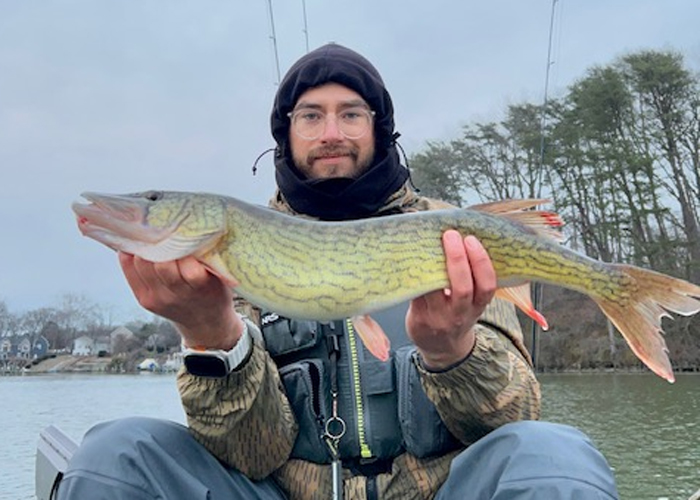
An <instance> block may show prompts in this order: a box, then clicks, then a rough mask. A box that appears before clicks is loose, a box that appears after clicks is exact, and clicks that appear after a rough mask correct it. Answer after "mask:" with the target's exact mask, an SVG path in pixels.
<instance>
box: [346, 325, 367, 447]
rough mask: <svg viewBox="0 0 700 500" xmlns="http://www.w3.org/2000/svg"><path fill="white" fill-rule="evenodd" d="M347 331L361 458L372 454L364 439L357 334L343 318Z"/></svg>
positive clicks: (363, 415)
mask: <svg viewBox="0 0 700 500" xmlns="http://www.w3.org/2000/svg"><path fill="white" fill-rule="evenodd" d="M345 326H346V329H347V331H348V344H349V346H350V367H351V370H352V383H353V392H354V395H355V411H356V412H357V418H356V419H355V420H356V421H357V437H358V440H359V444H360V456H361V457H362V458H372V457H373V456H374V454H373V453H372V450H371V449H370V447H369V444H367V440H366V439H365V412H364V404H363V398H362V386H361V384H360V361H359V355H358V352H357V336H356V333H355V328H354V327H353V325H352V320H351V319H349V318H348V319H346V320H345Z"/></svg>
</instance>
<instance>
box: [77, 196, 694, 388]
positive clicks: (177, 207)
mask: <svg viewBox="0 0 700 500" xmlns="http://www.w3.org/2000/svg"><path fill="white" fill-rule="evenodd" d="M83 197H84V198H85V199H87V200H88V201H89V202H91V203H89V204H81V203H75V204H73V210H74V212H75V213H76V215H77V219H78V227H79V229H80V231H81V232H82V233H83V234H84V235H85V236H88V237H90V238H93V239H95V240H97V241H99V242H100V243H103V244H105V245H107V246H108V247H111V248H113V249H115V250H121V251H123V252H127V253H130V254H134V255H137V256H139V257H142V258H144V259H146V260H149V261H153V262H161V261H169V260H174V259H180V258H183V257H186V256H189V255H192V256H194V257H195V258H197V259H198V260H199V261H201V262H202V263H204V264H205V265H206V266H207V267H208V268H209V269H210V270H211V272H212V273H214V274H216V275H218V276H219V277H221V278H222V279H223V280H225V281H226V282H228V283H229V284H231V286H233V288H234V289H235V291H236V293H238V294H239V295H241V296H242V297H244V298H246V299H248V300H249V301H251V302H252V303H254V304H256V305H258V306H261V307H264V308H267V309H269V310H272V311H275V312H277V313H279V314H281V315H284V316H287V317H290V318H297V319H305V318H313V319H315V320H319V321H322V320H335V319H343V318H352V320H353V323H354V324H355V328H356V329H357V331H358V334H359V335H360V337H361V339H362V340H363V342H364V343H365V345H366V346H367V347H368V349H369V350H370V351H371V352H372V353H373V354H374V355H375V356H377V357H378V358H379V359H382V360H386V359H387V358H388V355H389V349H390V347H389V343H388V339H387V338H386V335H385V334H384V332H383V331H382V330H381V328H380V327H379V325H378V324H377V323H376V322H375V321H374V320H372V319H371V317H369V316H368V314H369V313H371V312H373V311H378V310H381V309H384V308H388V307H390V306H392V305H395V304H399V303H401V302H404V301H407V300H410V299H413V298H415V297H418V296H421V295H423V294H426V293H428V292H431V291H434V290H440V289H444V288H446V287H448V286H449V282H448V278H447V272H446V267H445V256H444V252H443V248H442V242H441V236H442V233H444V232H445V231H446V230H448V229H456V230H458V231H459V232H460V233H461V234H462V235H464V236H466V235H470V234H471V235H474V236H476V237H477V238H478V239H479V240H480V241H481V243H482V245H483V246H484V247H485V249H486V251H487V252H488V254H489V256H490V257H491V260H492V262H493V266H494V269H495V271H496V275H497V278H498V287H499V289H498V291H497V295H498V296H500V297H501V298H504V299H506V300H509V301H511V302H513V303H514V304H515V305H516V306H518V307H519V308H521V309H522V310H523V311H524V312H525V313H526V314H527V315H528V316H530V317H532V318H533V319H534V320H535V321H537V322H538V323H539V324H540V325H542V326H543V327H544V328H547V323H546V321H545V319H544V317H543V316H542V315H541V314H540V313H539V312H537V311H536V310H535V309H534V308H533V306H532V303H531V302H530V298H529V283H530V282H531V281H538V282H545V283H550V284H554V285H559V286H562V287H564V288H569V289H572V290H576V291H578V292H581V293H584V294H586V295H588V296H590V297H591V298H592V299H593V300H594V301H595V302H596V303H597V304H598V306H600V308H601V309H602V310H603V312H604V313H605V315H606V316H607V317H608V318H609V319H610V321H611V322H612V323H613V324H614V325H615V326H616V327H617V329H618V330H619V331H620V333H621V334H622V335H623V337H624V338H625V339H626V340H627V342H628V344H629V346H630V347H631V349H632V351H634V353H635V354H636V355H637V356H638V357H639V359H641V360H642V361H643V362H644V363H645V364H646V365H647V366H648V367H649V368H650V369H651V370H652V371H653V372H654V373H656V374H657V375H659V376H661V377H663V378H664V379H666V380H668V381H669V382H673V381H674V376H673V369H672V368H671V363H670V361H669V359H668V349H667V348H666V343H665V341H664V338H663V330H662V327H661V318H662V317H664V316H669V317H670V315H669V312H674V313H677V314H680V315H684V316H690V315H692V314H695V313H697V312H698V311H700V287H699V286H697V285H694V284H692V283H689V282H687V281H683V280H681V279H677V278H672V277H670V276H666V275H664V274H660V273H657V272H654V271H649V270H645V269H641V268H638V267H635V266H630V265H622V264H608V263H604V262H600V261H597V260H594V259H591V258H588V257H586V256H584V255H581V254H579V253H576V252H574V251H572V250H569V249H567V248H565V247H563V246H561V245H560V244H559V243H560V235H559V232H558V231H557V230H556V228H557V227H558V226H560V225H561V224H562V222H561V219H560V218H559V217H558V216H557V215H556V214H554V213H552V212H547V211H538V210H528V209H529V208H533V207H535V206H536V205H539V204H540V203H542V202H544V201H545V200H508V201H503V202H496V203H487V204H483V205H478V206H475V207H471V208H470V209H461V208H457V209H448V210H436V211H428V212H417V213H410V214H401V215H392V216H387V217H377V218H373V219H363V220H357V221H345V222H320V221H311V220H306V219H303V218H300V217H292V216H289V215H285V214H281V213H279V212H276V211H274V210H271V209H268V208H264V207H260V206H255V205H250V204H248V203H245V202H243V201H240V200H237V199H235V198H230V197H226V196H220V195H214V194H205V193H187V192H167V191H149V192H144V193H137V194H127V195H110V194H98V193H84V194H83Z"/></svg>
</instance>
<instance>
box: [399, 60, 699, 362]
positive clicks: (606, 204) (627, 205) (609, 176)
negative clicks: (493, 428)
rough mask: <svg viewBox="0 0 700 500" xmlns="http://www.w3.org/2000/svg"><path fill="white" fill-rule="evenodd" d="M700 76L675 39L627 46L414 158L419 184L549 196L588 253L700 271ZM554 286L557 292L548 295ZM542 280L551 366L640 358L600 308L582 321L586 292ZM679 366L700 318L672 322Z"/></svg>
mask: <svg viewBox="0 0 700 500" xmlns="http://www.w3.org/2000/svg"><path fill="white" fill-rule="evenodd" d="M699 90H700V79H699V77H698V75H697V74H694V73H693V72H692V71H691V70H690V69H689V68H687V67H686V65H685V62H684V58H683V56H682V55H681V54H680V53H677V52H675V51H654V50H645V51H640V52H636V53H630V54H628V55H625V56H623V57H620V58H619V59H617V60H615V61H613V62H612V63H610V64H608V65H604V66H595V67H592V68H591V69H589V70H588V71H587V72H586V74H585V75H584V76H583V77H582V78H580V79H579V80H578V81H576V82H575V83H574V84H572V85H571V86H570V87H569V88H568V89H567V91H566V93H565V95H563V96H562V97H560V98H557V99H553V100H550V101H548V102H545V103H542V104H532V103H523V104H517V105H511V106H508V107H507V109H506V110H505V113H504V118H503V119H502V120H501V121H490V122H483V123H472V124H468V125H466V126H464V127H463V129H462V133H461V136H460V137H458V138H457V139H454V140H451V141H437V142H430V143H428V144H427V145H426V147H425V149H424V150H423V151H420V152H418V153H415V154H413V155H411V157H410V158H409V160H410V166H411V171H412V175H413V179H414V181H415V183H416V185H417V186H418V187H419V188H420V189H421V191H422V192H423V194H426V195H428V196H434V197H438V198H441V199H444V200H446V201H449V202H451V203H453V204H455V205H458V206H466V205H468V204H470V203H471V204H473V203H476V202H484V201H494V200H500V199H507V198H546V199H549V200H551V204H552V206H553V208H554V210H556V211H557V212H559V213H560V214H561V215H562V217H563V218H564V220H565V221H566V223H567V225H566V226H565V228H564V229H563V231H564V234H565V236H566V244H567V245H568V246H569V247H571V248H573V249H575V250H578V251H580V252H582V253H585V254H587V255H589V256H590V257H593V258H596V259H599V260H603V261H607V262H612V261H615V262H626V263H631V264H635V265H638V266H641V267H646V268H652V269H655V270H657V271H661V272H664V273H667V274H670V275H673V276H677V277H681V278H684V279H687V280H689V281H691V282H693V283H700V223H699V220H700V217H699V205H700V92H699ZM548 296H549V301H548ZM563 296H564V297H566V298H567V300H566V301H562V300H561V298H562V293H561V290H558V291H557V292H556V295H554V294H552V293H550V294H548V293H547V288H545V292H544V302H543V307H545V308H548V307H549V306H556V308H555V309H553V310H548V309H546V310H545V312H546V314H547V315H548V316H550V318H553V320H552V321H550V324H555V321H556V320H555V319H554V318H556V317H557V316H558V315H561V316H562V317H563V319H565V320H568V321H569V323H570V324H569V325H568V326H567V325H564V326H563V327H562V325H561V323H559V326H560V327H561V328H558V329H557V330H558V331H557V332H556V333H552V334H544V335H539V336H538V338H539V339H540V342H539V344H538V346H537V347H536V349H537V351H538V352H537V354H539V356H538V357H539V363H538V365H539V366H540V367H542V368H544V369H548V368H551V369H558V368H570V367H582V368H600V367H608V366H637V361H636V360H635V359H634V357H633V356H631V355H630V354H629V352H628V351H629V350H628V349H626V348H623V347H622V345H623V344H624V342H623V341H622V340H621V338H620V337H619V336H617V335H612V334H611V332H610V331H609V328H608V326H607V325H606V322H605V319H604V317H603V315H602V313H601V314H597V313H593V316H594V317H595V320H594V321H593V322H592V323H591V324H587V323H586V325H587V326H586V327H587V328H588V331H585V332H581V331H580V330H581V326H582V324H581V323H580V322H579V321H577V318H576V316H575V315H572V314H570V312H571V311H570V310H571V309H572V308H573V309H574V310H576V311H579V312H581V311H583V309H580V307H582V306H581V305H580V303H578V304H577V302H576V301H580V300H581V299H580V297H579V298H577V297H576V296H575V295H574V294H568V293H567V294H564V295H563ZM665 327H666V331H667V343H668V344H669V348H670V351H671V357H672V359H673V361H674V364H675V365H676V366H680V367H681V368H684V369H696V370H697V369H698V368H699V367H700V320H698V319H697V318H694V319H679V320H676V321H675V322H673V323H670V324H669V323H665Z"/></svg>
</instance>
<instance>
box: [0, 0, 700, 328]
mask: <svg viewBox="0 0 700 500" xmlns="http://www.w3.org/2000/svg"><path fill="white" fill-rule="evenodd" d="M305 3H306V14H307V20H308V24H307V25H308V31H307V33H308V41H309V45H310V47H311V48H312V49H313V48H315V47H318V46H319V45H322V44H324V43H326V42H329V41H335V42H338V43H341V44H344V45H347V46H348V47H351V48H353V49H355V50H357V51H359V52H360V53H362V54H363V55H365V56H366V57H367V58H368V59H370V60H371V61H372V62H373V63H374V64H375V65H376V66H377V68H378V69H379V71H380V72H381V73H382V75H383V77H384V80H385V83H386V84H387V86H388V88H389V90H390V92H391V93H392V96H393V99H394V105H395V108H396V122H397V129H398V130H399V131H400V132H401V133H402V139H401V142H402V143H403V145H404V147H405V148H406V149H407V151H408V152H415V151H418V150H420V149H421V147H422V146H423V145H424V144H425V142H426V141H429V140H447V139H450V138H452V137H455V136H458V135H459V132H460V128H461V126H463V125H464V124H467V123H474V122H477V121H486V120H496V119H498V118H499V117H500V114H501V113H502V112H503V111H504V110H505V108H506V106H507V105H508V104H517V103H522V102H532V103H541V102H542V99H543V94H544V83H545V70H546V66H547V48H548V37H549V26H550V15H551V12H552V1H551V0H492V1H479V2H477V1H474V0H459V1H458V0H453V1H445V0H430V1H425V0H424V1H421V2H407V1H405V0H401V1H399V0H382V1H378V0H355V1H352V2H348V1H345V0H306V2H305ZM302 5H303V2H302V1H301V0H285V1H273V13H274V21H275V28H276V38H277V46H278V54H279V65H280V68H281V71H282V73H284V71H285V70H286V69H287V68H288V67H289V66H290V65H291V64H292V63H293V62H294V60H296V58H298V57H299V56H301V55H302V54H304V52H305V51H306V39H305V36H304V17H303V10H302ZM554 12H555V17H554V19H555V22H554V36H553V44H552V62H553V64H552V66H551V76H550V83H549V88H550V96H552V97H556V96H557V95H561V94H562V93H564V92H565V91H566V88H567V87H568V86H569V85H571V84H572V83H573V82H575V81H576V80H577V79H579V78H581V77H583V76H584V75H585V72H586V70H588V69H590V68H591V67H592V66H594V65H605V64H609V63H611V62H612V61H613V60H614V59H615V58H617V57H619V56H621V55H624V54H626V53H629V52H634V51H638V50H642V49H657V50H664V49H673V50H677V51H680V52H682V53H683V54H684V55H685V56H686V64H687V66H688V67H691V68H693V69H698V68H700V38H699V37H698V34H697V33H698V20H699V19H700V2H697V1H696V0H663V1H662V0H585V1H584V0H558V2H557V3H556V4H555V9H554ZM276 83H277V70H276V64H275V53H274V50H273V44H272V40H271V29H270V17H269V11H268V1H267V0H255V1H252V0H247V1H243V0H198V1H196V2H195V1H177V0H168V1H166V0H122V1H119V2H116V1H107V0H103V1H96V0H45V1H39V0H0V169H1V173H2V175H1V177H0V216H2V230H1V231H0V301H4V302H5V303H6V304H7V306H8V308H9V309H10V310H11V311H12V312H15V313H22V312H25V311H27V310H30V309H34V308H38V307H44V306H54V305H58V303H59V300H60V298H61V296H62V295H63V294H66V293H75V294H80V295H85V296H86V297H88V298H89V299H90V300H92V301H94V302H96V303H98V304H100V305H102V306H103V307H104V309H105V311H109V312H110V314H111V315H112V319H114V320H120V319H129V318H131V317H134V316H135V315H137V314H139V311H140V309H139V307H138V305H137V304H136V302H135V300H134V299H133V297H132V295H131V292H130V290H129V289H128V287H127V285H126V283H125V281H124V278H123V277H122V275H121V272H120V271H119V268H118V264H117V261H116V256H115V255H114V254H113V253H112V252H111V251H109V250H108V249H106V248H105V247H102V246H101V245H99V244H98V243H96V242H94V241H92V240H89V239H87V238H83V237H82V236H80V234H79V233H78V230H77V228H76V225H75V220H74V216H73V213H72V211H71V210H70V205H71V203H72V202H73V201H76V200H79V195H80V193H81V192H83V191H103V192H112V193H124V192H133V191H143V190H145V189H151V188H154V189H156V188H157V189H177V190H186V191H208V192H216V193H224V194H229V195H232V196H236V197H239V198H242V199H244V200H247V201H251V202H254V203H261V204H264V203H266V202H267V199H268V197H269V195H270V194H271V192H272V190H273V188H274V184H273V183H274V177H273V175H272V163H271V158H270V156H268V157H266V158H265V159H264V161H263V162H262V163H261V165H260V171H259V173H258V175H257V176H256V177H253V176H252V174H251V165H252V163H253V161H254V159H255V158H256V156H257V155H258V154H259V153H260V152H262V151H263V150H265V149H266V148H268V147H271V146H272V145H273V143H272V140H271V138H270V134H269V129H268V123H269V118H268V116H269V111H270V108H271V103H272V99H273V95H274V92H275V89H276Z"/></svg>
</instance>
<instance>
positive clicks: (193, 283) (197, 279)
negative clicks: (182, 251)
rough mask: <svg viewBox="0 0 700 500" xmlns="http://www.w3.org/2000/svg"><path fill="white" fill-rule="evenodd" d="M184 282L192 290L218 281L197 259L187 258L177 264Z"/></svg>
mask: <svg viewBox="0 0 700 500" xmlns="http://www.w3.org/2000/svg"><path fill="white" fill-rule="evenodd" d="M177 265H178V272H179V274H180V276H181V278H182V281H183V282H184V283H185V284H187V285H188V286H189V287H190V288H198V287H200V286H202V285H203V284H206V283H207V282H208V281H210V280H213V279H216V278H215V277H214V276H213V275H212V274H211V273H210V272H209V271H208V270H207V268H206V267H205V266H204V264H202V263H201V262H199V261H198V260H197V259H195V258H194V257H192V256H189V257H185V258H183V259H181V260H179V261H178V262H177Z"/></svg>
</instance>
